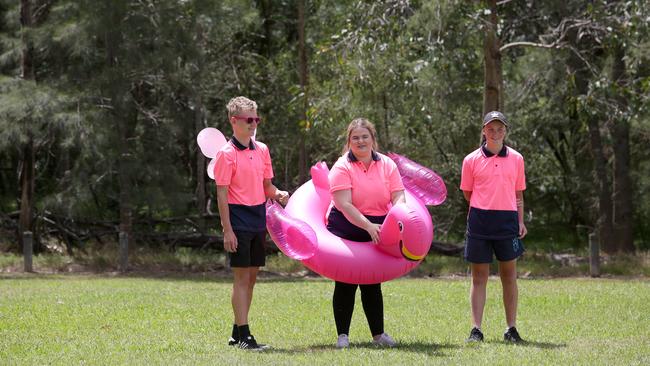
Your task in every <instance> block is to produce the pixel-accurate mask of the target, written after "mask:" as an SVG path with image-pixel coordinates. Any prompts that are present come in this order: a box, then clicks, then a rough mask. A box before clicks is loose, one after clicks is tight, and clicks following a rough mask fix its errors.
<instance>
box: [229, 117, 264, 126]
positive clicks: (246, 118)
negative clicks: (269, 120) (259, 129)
mask: <svg viewBox="0 0 650 366" xmlns="http://www.w3.org/2000/svg"><path fill="white" fill-rule="evenodd" d="M232 118H234V119H243V120H245V121H246V123H248V124H249V125H250V124H251V123H253V122H255V123H257V124H259V123H260V121H261V119H260V117H241V116H232Z"/></svg>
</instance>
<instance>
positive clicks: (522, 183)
mask: <svg viewBox="0 0 650 366" xmlns="http://www.w3.org/2000/svg"><path fill="white" fill-rule="evenodd" d="M525 189H526V173H525V168H524V158H523V157H522V158H521V159H519V161H518V162H517V182H516V183H515V190H516V191H523V190H525Z"/></svg>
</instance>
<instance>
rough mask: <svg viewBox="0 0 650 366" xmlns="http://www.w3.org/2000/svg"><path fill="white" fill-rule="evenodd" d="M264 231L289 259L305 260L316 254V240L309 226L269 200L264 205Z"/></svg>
mask: <svg viewBox="0 0 650 366" xmlns="http://www.w3.org/2000/svg"><path fill="white" fill-rule="evenodd" d="M266 229H267V230H268V231H269V235H271V239H273V242H274V243H275V244H276V245H277V246H278V248H279V249H280V250H281V251H282V253H284V254H285V255H286V256H287V257H289V258H291V259H296V260H305V259H309V258H311V257H312V256H314V254H315V253H316V249H317V247H318V240H316V233H315V232H314V230H313V229H312V228H311V226H309V225H308V224H307V223H305V222H304V221H301V220H298V219H296V218H294V217H293V216H291V215H290V214H288V213H287V212H286V211H285V210H284V209H283V208H282V206H280V205H279V204H278V203H277V202H273V203H271V201H270V200H269V201H268V202H267V203H266Z"/></svg>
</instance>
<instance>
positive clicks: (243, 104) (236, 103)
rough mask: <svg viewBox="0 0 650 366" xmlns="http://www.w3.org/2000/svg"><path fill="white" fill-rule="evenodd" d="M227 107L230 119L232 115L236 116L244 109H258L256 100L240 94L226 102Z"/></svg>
mask: <svg viewBox="0 0 650 366" xmlns="http://www.w3.org/2000/svg"><path fill="white" fill-rule="evenodd" d="M226 109H228V119H230V117H232V116H236V115H237V114H238V113H241V112H243V111H256V110H257V103H255V101H254V100H251V99H248V98H246V97H242V96H239V97H235V98H232V99H230V101H229V102H228V104H226Z"/></svg>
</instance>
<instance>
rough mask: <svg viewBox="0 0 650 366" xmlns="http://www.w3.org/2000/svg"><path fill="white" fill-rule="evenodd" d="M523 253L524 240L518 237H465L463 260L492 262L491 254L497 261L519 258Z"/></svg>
mask: <svg viewBox="0 0 650 366" xmlns="http://www.w3.org/2000/svg"><path fill="white" fill-rule="evenodd" d="M523 253H524V242H523V241H521V239H519V238H514V239H505V240H490V239H476V238H470V237H465V260H466V261H468V262H470V263H492V259H493V255H494V256H496V257H497V260H498V261H499V262H507V261H511V260H513V259H517V258H519V257H520V256H521V255H522V254H523Z"/></svg>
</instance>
